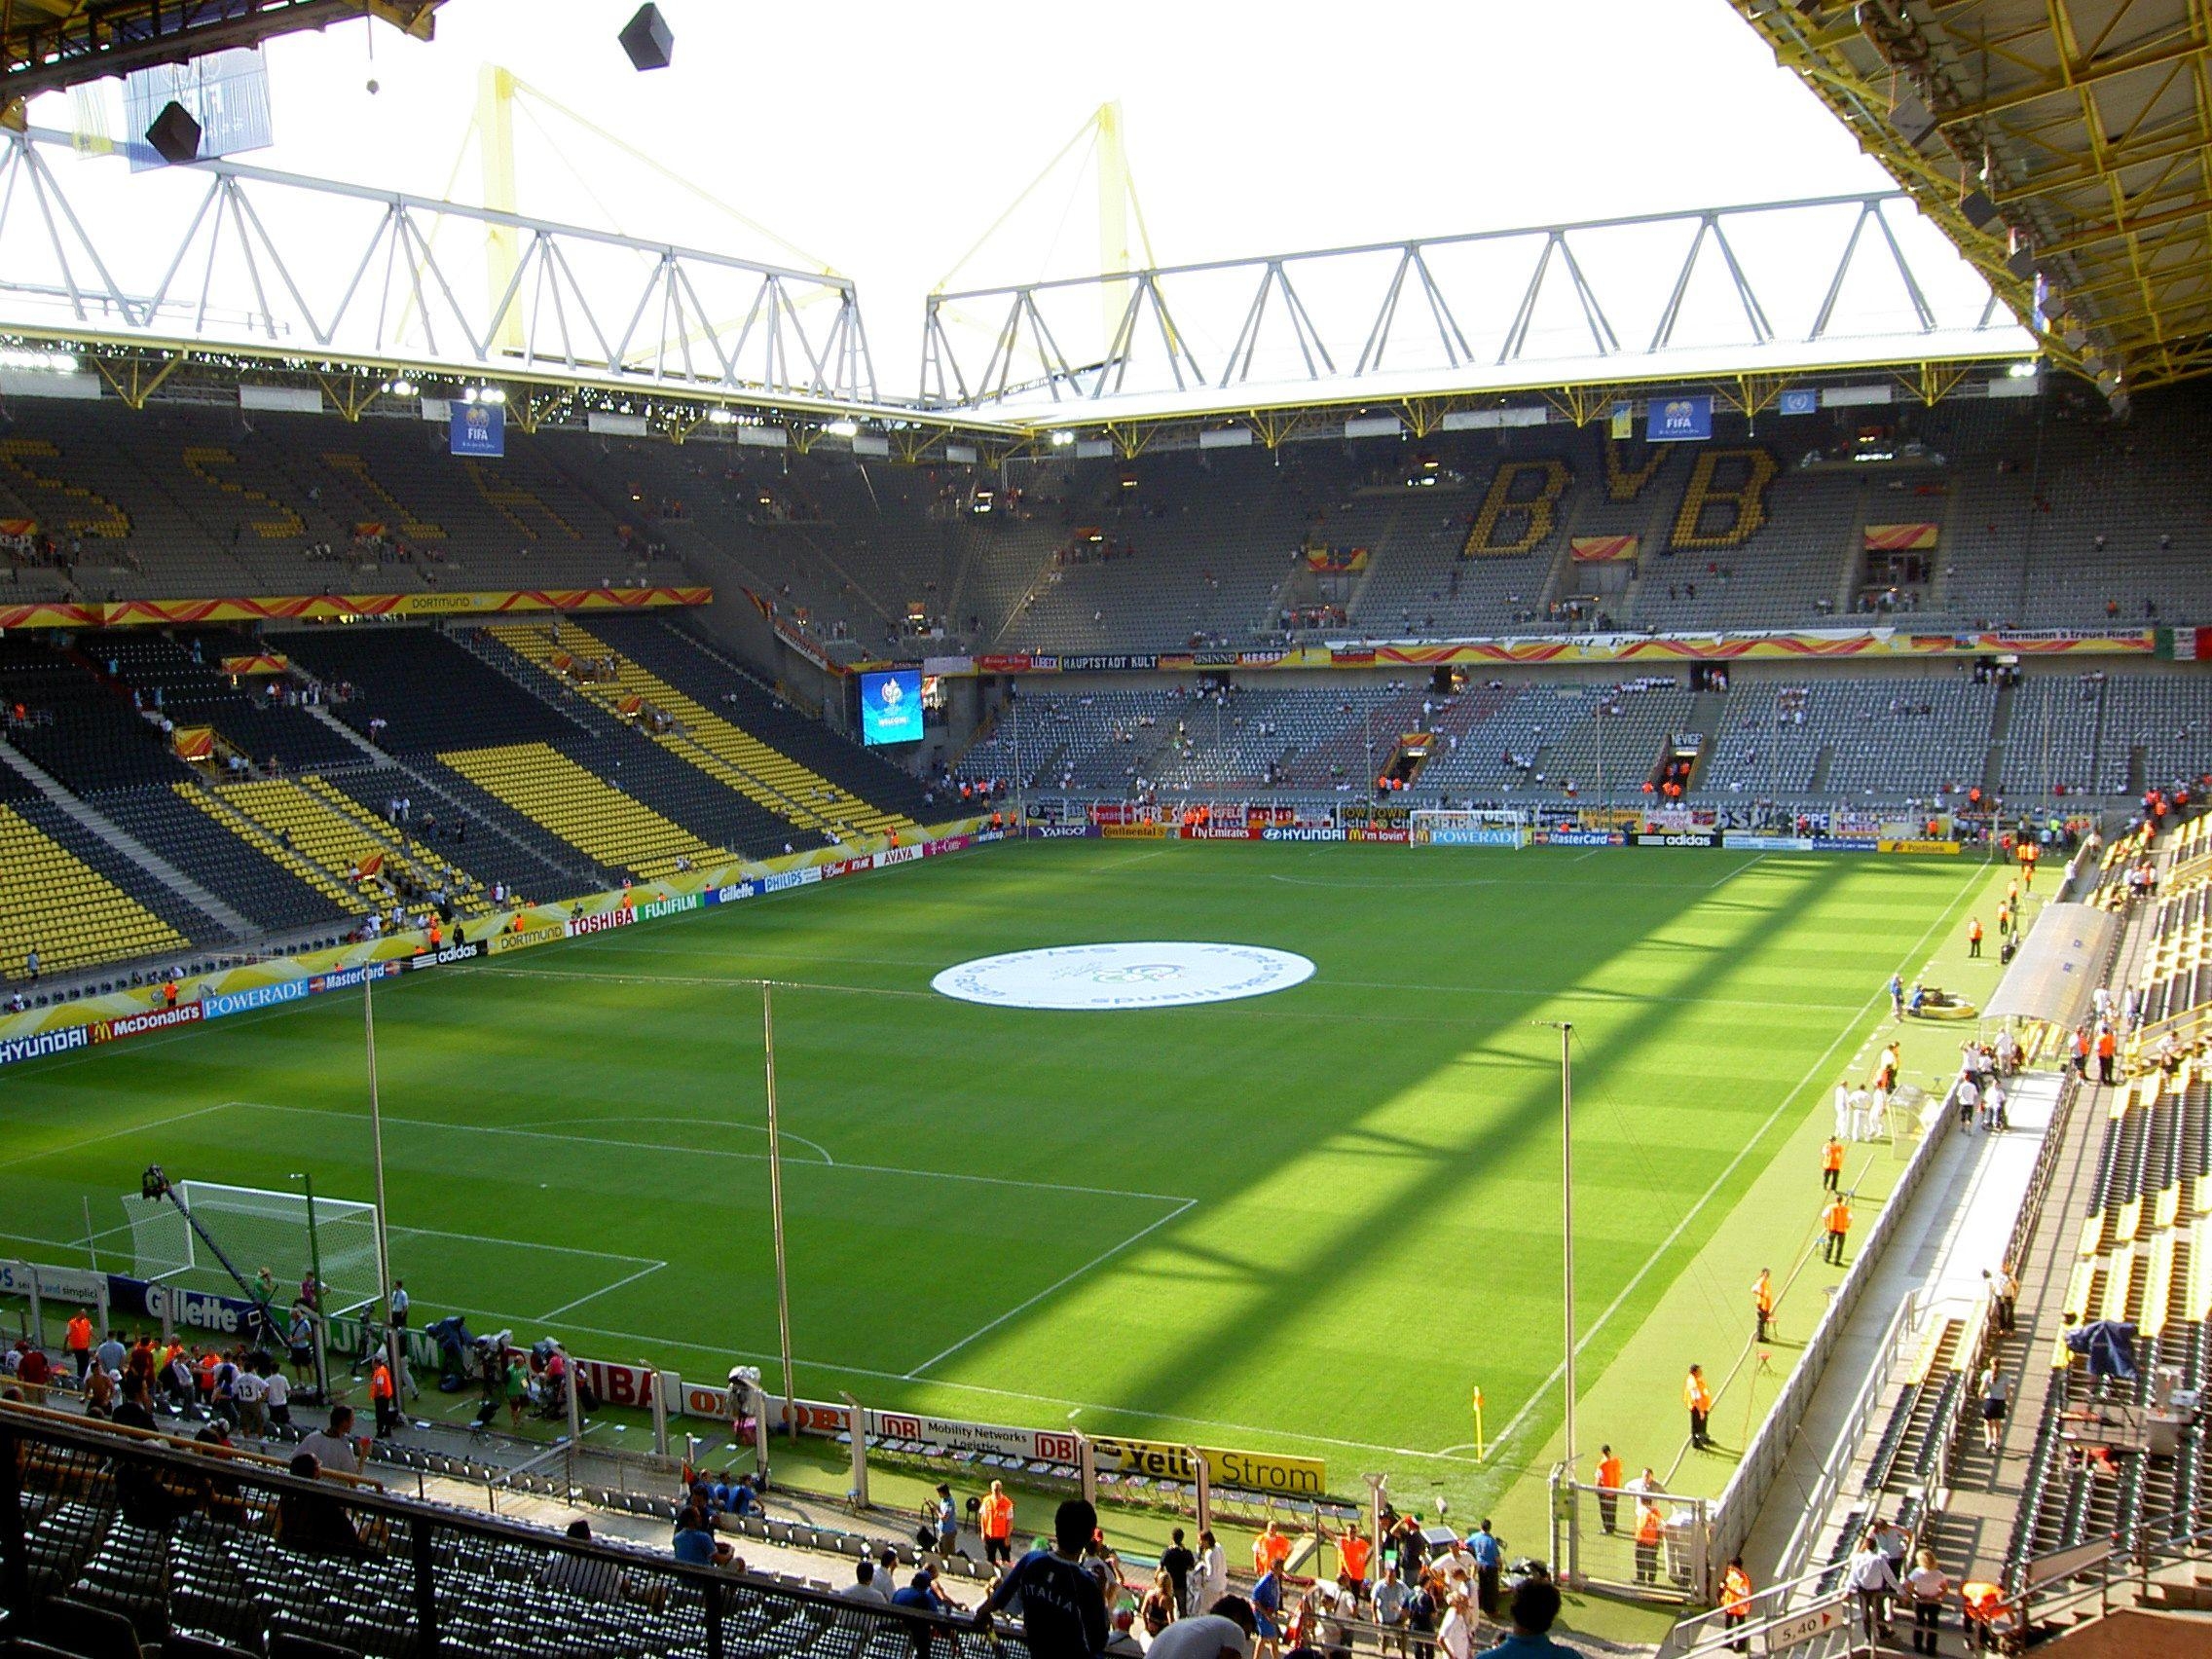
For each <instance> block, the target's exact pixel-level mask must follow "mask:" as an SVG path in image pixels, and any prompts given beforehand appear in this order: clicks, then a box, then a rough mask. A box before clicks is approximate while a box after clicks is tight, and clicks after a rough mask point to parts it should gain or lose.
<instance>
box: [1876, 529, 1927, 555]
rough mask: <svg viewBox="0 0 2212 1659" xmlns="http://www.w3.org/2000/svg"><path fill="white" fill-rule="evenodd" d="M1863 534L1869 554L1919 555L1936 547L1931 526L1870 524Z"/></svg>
mask: <svg viewBox="0 0 2212 1659" xmlns="http://www.w3.org/2000/svg"><path fill="white" fill-rule="evenodd" d="M1865 534H1866V551H1867V552H1869V553H1920V552H1925V551H1926V550H1928V549H1929V548H1931V547H1934V546H1935V545H1936V527H1935V526H1934V525H1932V524H1870V525H1868V526H1867V527H1866V533H1865Z"/></svg>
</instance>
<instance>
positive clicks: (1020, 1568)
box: [976, 1497, 1106, 1659]
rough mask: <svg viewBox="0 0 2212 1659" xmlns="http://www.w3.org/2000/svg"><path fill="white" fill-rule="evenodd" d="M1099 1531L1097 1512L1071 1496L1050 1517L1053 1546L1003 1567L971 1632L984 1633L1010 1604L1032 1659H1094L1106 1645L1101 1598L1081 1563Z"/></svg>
mask: <svg viewBox="0 0 2212 1659" xmlns="http://www.w3.org/2000/svg"><path fill="white" fill-rule="evenodd" d="M1097 1531H1098V1511H1097V1510H1095V1509H1093V1508H1092V1507H1091V1506H1090V1505H1089V1504H1088V1502H1086V1501H1085V1500H1084V1499H1082V1498H1080V1497H1071V1498H1069V1499H1068V1500H1067V1501H1066V1502H1065V1503H1063V1504H1061V1505H1060V1507H1059V1508H1058V1510H1057V1511H1055V1512H1054V1514H1053V1516H1052V1548H1051V1549H1049V1550H1031V1551H1030V1552H1029V1553H1028V1554H1027V1555H1025V1556H1023V1557H1022V1558H1021V1559H1020V1560H1019V1561H1017V1562H1015V1563H1014V1566H1013V1567H1010V1568H1008V1569H1007V1572H1006V1574H1005V1576H1004V1577H1002V1578H1001V1579H1000V1580H999V1581H998V1584H997V1586H996V1587H995V1588H994V1589H993V1590H992V1591H991V1593H990V1595H988V1596H987V1597H985V1598H984V1599H983V1604H982V1605H981V1606H979V1607H977V1609H976V1628H977V1630H979V1631H981V1632H983V1633H985V1634H986V1635H988V1634H989V1632H990V1628H991V1615H992V1614H993V1613H995V1612H997V1611H998V1610H999V1609H1000V1608H1002V1607H1005V1606H1008V1605H1010V1604H1014V1603H1015V1602H1018V1603H1019V1604H1020V1608H1021V1633H1022V1636H1023V1638H1024V1639H1025V1640H1026V1641H1027V1643H1028V1646H1029V1651H1030V1652H1031V1653H1032V1654H1034V1655H1035V1656H1036V1659H1095V1656H1096V1655H1097V1654H1098V1653H1100V1652H1102V1651H1103V1650H1104V1648H1105V1646H1106V1597H1105V1593H1104V1591H1103V1590H1102V1589H1101V1588H1100V1585H1099V1582H1098V1580H1097V1579H1096V1578H1095V1577H1093V1576H1092V1575H1091V1573H1090V1572H1089V1570H1088V1568H1087V1567H1085V1566H1084V1564H1083V1552H1084V1550H1085V1548H1086V1547H1087V1546H1088V1544H1089V1543H1090V1540H1091V1539H1092V1537H1093V1536H1095V1535H1096V1533H1097Z"/></svg>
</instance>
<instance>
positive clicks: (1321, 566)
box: [1306, 547, 1367, 575]
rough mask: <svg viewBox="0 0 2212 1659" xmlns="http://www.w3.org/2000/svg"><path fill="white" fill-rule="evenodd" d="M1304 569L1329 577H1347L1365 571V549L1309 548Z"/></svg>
mask: <svg viewBox="0 0 2212 1659" xmlns="http://www.w3.org/2000/svg"><path fill="white" fill-rule="evenodd" d="M1306 568H1307V569H1308V570H1309V571H1321V572H1323V573H1325V574H1330V575H1349V574H1351V573H1352V572H1354V571H1364V570H1366V569H1367V549H1366V548H1364V547H1309V548H1307V550H1306Z"/></svg>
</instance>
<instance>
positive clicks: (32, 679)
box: [0, 639, 187, 795]
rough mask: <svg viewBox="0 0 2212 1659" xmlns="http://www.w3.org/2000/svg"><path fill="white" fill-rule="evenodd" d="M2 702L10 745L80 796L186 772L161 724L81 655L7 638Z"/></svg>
mask: <svg viewBox="0 0 2212 1659" xmlns="http://www.w3.org/2000/svg"><path fill="white" fill-rule="evenodd" d="M0 698H4V699H5V700H6V703H7V708H8V723H7V738H8V742H9V743H10V744H12V745H13V746H14V747H15V748H16V749H18V750H19V751H20V752H21V753H22V754H23V755H24V756H27V757H28V758H29V759H30V760H32V761H33V762H35V763H36V764H37V765H38V766H39V767H40V768H41V769H42V770H44V771H46V772H48V773H49V774H51V775H52V776H53V777H54V778H55V779H56V780H58V781H59V782H60V783H62V784H63V785H65V786H66V787H67V788H69V789H70V790H72V791H73V792H75V793H78V794H81V795H97V794H102V793H107V792H109V791H113V790H127V789H135V788H138V787H141V786H143V785H147V784H165V783H173V782H174V781H176V780H177V779H179V778H181V777H184V776H186V775H187V772H186V768H185V766H184V764H183V763H182V762H181V761H179V760H177V759H176V758H175V757H174V756H171V755H170V754H169V752H168V748H167V746H166V743H165V742H164V741H163V738H162V733H161V729H160V727H159V726H158V725H157V724H155V723H154V720H153V719H148V718H147V717H145V716H142V715H141V714H139V713H138V712H137V711H136V710H135V709H133V708H132V706H131V702H130V698H129V694H128V692H126V691H125V690H124V689H123V688H122V687H121V686H120V685H118V684H116V683H114V682H109V681H104V680H102V679H101V678H100V676H99V675H98V674H97V673H96V672H95V671H94V670H93V669H92V666H91V665H90V664H89V663H88V662H85V661H84V660H83V659H82V658H81V657H78V656H76V655H75V654H74V653H70V654H64V653H63V652H60V651H57V650H53V649H50V648H48V647H47V646H46V645H41V644H39V643H38V642H37V641H35V640H18V639H7V640H0Z"/></svg>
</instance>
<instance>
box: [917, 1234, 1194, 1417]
mask: <svg viewBox="0 0 2212 1659" xmlns="http://www.w3.org/2000/svg"><path fill="white" fill-rule="evenodd" d="M1197 1202H1198V1199H1196V1198H1185V1199H1184V1200H1183V1202H1182V1204H1181V1205H1180V1206H1178V1207H1177V1208H1175V1209H1171V1210H1169V1211H1168V1212H1167V1213H1166V1214H1165V1215H1163V1216H1161V1218H1160V1219H1159V1220H1158V1221H1155V1222H1153V1223H1152V1224H1151V1225H1149V1226H1146V1227H1140V1228H1139V1229H1137V1231H1136V1232H1134V1233H1132V1234H1130V1235H1128V1236H1127V1237H1126V1238H1124V1239H1123V1240H1122V1241H1121V1242H1120V1243H1119V1244H1116V1245H1113V1246H1112V1247H1110V1248H1108V1249H1104V1250H1101V1251H1099V1252H1098V1254H1097V1255H1095V1256H1093V1257H1091V1258H1090V1260H1089V1261H1088V1262H1086V1263H1084V1264H1083V1266H1082V1267H1080V1268H1078V1269H1076V1270H1075V1272H1072V1273H1064V1274H1062V1275H1061V1276H1060V1277H1058V1278H1056V1279H1054V1280H1053V1281H1052V1282H1051V1284H1049V1285H1047V1286H1046V1287H1045V1288H1044V1289H1043V1290H1041V1291H1039V1292H1038V1293H1037V1294H1036V1295H1035V1296H1032V1297H1030V1298H1029V1299H1028V1300H1027V1301H1026V1302H1022V1303H1018V1304H1016V1305H1015V1306H1014V1307H1012V1308H1009V1309H1007V1310H1006V1311H1005V1312H1004V1313H1001V1314H1000V1315H999V1316H998V1317H997V1318H996V1319H993V1320H992V1321H991V1322H990V1323H989V1324H987V1325H983V1326H980V1327H978V1328H977V1329H976V1330H973V1331H970V1332H969V1333H968V1334H967V1335H966V1336H964V1337H962V1338H961V1339H960V1340H959V1341H958V1342H956V1343H954V1344H953V1345H952V1346H950V1347H948V1348H945V1349H944V1350H943V1351H942V1352H940V1353H935V1354H932V1355H931V1356H930V1357H929V1358H928V1359H925V1360H923V1361H922V1363H921V1364H919V1365H917V1366H915V1367H914V1369H913V1370H911V1371H909V1372H907V1373H906V1375H905V1377H904V1378H903V1379H902V1381H903V1382H907V1383H912V1382H914V1381H916V1380H918V1379H919V1378H920V1377H921V1375H922V1373H923V1372H925V1371H927V1370H928V1369H929V1368H930V1367H931V1366H933V1365H935V1364H937V1362H938V1361H939V1360H940V1359H950V1358H951V1357H952V1356H953V1355H954V1354H956V1353H958V1352H959V1351H960V1350H961V1349H962V1348H964V1347H966V1346H968V1345H969V1344H970V1343H972V1342H974V1341H976V1340H977V1338H978V1337H987V1336H989V1335H990V1334H991V1333H992V1332H993V1331H995V1330H997V1329H998V1328H999V1327H1000V1326H1001V1325H1003V1324H1005V1323H1006V1322H1007V1321H1008V1320H1009V1319H1012V1318H1013V1317H1014V1315H1016V1314H1018V1313H1026V1312H1028V1311H1029V1309H1032V1308H1034V1307H1036V1306H1037V1304H1038V1303H1040V1302H1042V1301H1044V1300H1045V1299H1046V1298H1047V1297H1048V1296H1051V1295H1052V1294H1053V1293H1054V1292H1055V1291H1059V1290H1064V1289H1066V1288H1067V1287H1068V1286H1069V1285H1071V1284H1073V1283H1075V1281H1076V1280H1077V1279H1079V1278H1081V1277H1083V1275H1084V1274H1085V1273H1088V1272H1090V1270H1091V1269H1092V1268H1095V1267H1097V1266H1098V1265H1099V1264H1100V1263H1102V1262H1108V1261H1111V1260H1113V1259H1114V1258H1115V1257H1116V1256H1119V1255H1120V1254H1121V1253H1122V1252H1123V1251H1124V1250H1126V1249H1127V1248H1128V1247H1129V1246H1130V1245H1131V1244H1134V1243H1136V1242H1137V1240H1139V1239H1140V1238H1143V1237H1146V1236H1147V1235H1151V1234H1154V1233H1157V1232H1159V1231H1160V1230H1161V1228H1163V1227H1165V1226H1166V1225H1167V1224H1168V1223H1169V1222H1171V1221H1173V1220H1175V1219H1176V1218H1177V1217H1179V1216H1181V1215H1183V1214H1184V1213H1185V1212H1186V1211H1188V1210H1189V1209H1190V1208H1191V1206H1192V1205H1194V1204H1196V1203H1197Z"/></svg>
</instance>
